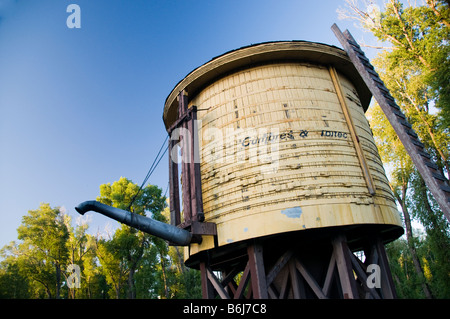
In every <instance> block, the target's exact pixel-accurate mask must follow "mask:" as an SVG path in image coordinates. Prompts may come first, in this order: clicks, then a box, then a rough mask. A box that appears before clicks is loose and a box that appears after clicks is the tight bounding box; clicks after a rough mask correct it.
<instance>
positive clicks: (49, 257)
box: [17, 204, 69, 299]
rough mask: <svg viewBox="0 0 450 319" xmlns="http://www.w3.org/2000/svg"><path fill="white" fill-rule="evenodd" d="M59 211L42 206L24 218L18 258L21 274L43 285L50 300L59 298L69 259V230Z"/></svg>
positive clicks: (20, 233) (20, 229) (19, 232)
mask: <svg viewBox="0 0 450 319" xmlns="http://www.w3.org/2000/svg"><path fill="white" fill-rule="evenodd" d="M65 219H66V215H64V214H63V213H61V211H60V210H59V208H51V207H50V205H49V204H41V205H40V207H39V209H37V210H30V211H29V212H28V215H26V216H24V217H23V218H22V224H21V225H20V226H19V228H18V229H17V233H18V239H19V240H21V241H22V242H21V243H20V244H19V246H18V249H17V258H18V262H19V265H20V266H19V267H20V268H21V270H22V274H23V275H24V276H26V277H27V278H29V280H32V281H35V282H37V283H39V284H40V285H42V287H43V288H44V289H45V292H46V294H47V297H48V298H57V299H58V298H59V297H60V289H61V285H62V279H63V276H64V275H63V272H64V269H65V266H66V264H67V260H68V250H67V241H68V240H69V229H68V228H67V224H66V220H65Z"/></svg>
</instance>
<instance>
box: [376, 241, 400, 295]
mask: <svg viewBox="0 0 450 319" xmlns="http://www.w3.org/2000/svg"><path fill="white" fill-rule="evenodd" d="M375 245H376V249H377V253H378V261H379V266H380V270H381V293H382V295H383V298H384V299H394V298H397V293H396V291H395V285H394V280H393V279H392V274H391V269H390V268H389V261H388V258H387V255H386V250H385V248H384V245H383V243H382V241H381V239H380V238H377V241H376V244H375Z"/></svg>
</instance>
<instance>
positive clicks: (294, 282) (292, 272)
mask: <svg viewBox="0 0 450 319" xmlns="http://www.w3.org/2000/svg"><path fill="white" fill-rule="evenodd" d="M288 266H289V276H290V277H291V288H292V293H293V294H294V299H300V298H301V293H300V278H298V275H297V270H296V269H295V261H294V260H293V259H291V260H290V261H289V264H288Z"/></svg>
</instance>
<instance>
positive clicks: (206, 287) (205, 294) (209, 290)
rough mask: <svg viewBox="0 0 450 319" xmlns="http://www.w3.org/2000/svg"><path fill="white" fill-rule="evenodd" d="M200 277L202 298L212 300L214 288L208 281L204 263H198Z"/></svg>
mask: <svg viewBox="0 0 450 319" xmlns="http://www.w3.org/2000/svg"><path fill="white" fill-rule="evenodd" d="M200 277H201V280H202V298H203V299H214V287H213V285H212V284H211V282H210V281H209V279H208V269H207V265H206V262H201V263H200Z"/></svg>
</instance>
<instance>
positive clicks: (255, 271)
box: [247, 243, 268, 299]
mask: <svg viewBox="0 0 450 319" xmlns="http://www.w3.org/2000/svg"><path fill="white" fill-rule="evenodd" d="M247 254H248V261H249V264H250V276H251V284H252V291H253V298H254V299H267V298H268V294H267V285H266V274H265V270H264V260H263V248H262V246H261V245H259V244H256V243H255V244H253V245H250V246H249V247H248V248H247Z"/></svg>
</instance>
